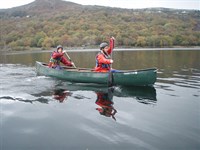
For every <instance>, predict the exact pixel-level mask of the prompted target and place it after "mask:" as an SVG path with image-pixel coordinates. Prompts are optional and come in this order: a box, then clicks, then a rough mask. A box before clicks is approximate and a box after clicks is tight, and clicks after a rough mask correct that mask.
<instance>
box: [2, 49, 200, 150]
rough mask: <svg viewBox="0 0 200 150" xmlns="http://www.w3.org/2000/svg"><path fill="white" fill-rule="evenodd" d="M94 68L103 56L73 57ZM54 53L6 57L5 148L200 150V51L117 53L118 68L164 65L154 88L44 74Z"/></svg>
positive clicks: (4, 96)
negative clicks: (38, 67)
mask: <svg viewBox="0 0 200 150" xmlns="http://www.w3.org/2000/svg"><path fill="white" fill-rule="evenodd" d="M69 55H70V56H71V59H72V60H74V62H75V64H76V66H79V67H94V64H95V60H94V57H95V55H96V52H70V53H69ZM49 57H50V53H49V52H43V53H13V54H3V55H1V56H0V76H1V78H0V149H1V150H55V149H59V150H64V149H65V150H66V149H67V150H68V149H69V150H72V149H73V150H76V149H77V150H122V149H124V150H135V149H138V150H199V149H200V61H199V60H200V50H184V51H182V50H173V51H170V50H165V51H159V50H157V51H116V52H114V54H113V59H114V64H113V68H116V69H144V68H150V67H157V68H158V79H157V82H156V84H155V85H154V86H153V87H113V88H107V87H103V86H101V85H91V84H90V85H87V84H75V83H69V82H65V81H61V80H56V79H52V78H49V77H44V76H36V73H35V68H34V64H35V61H43V62H48V60H49Z"/></svg>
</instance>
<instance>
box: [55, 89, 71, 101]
mask: <svg viewBox="0 0 200 150" xmlns="http://www.w3.org/2000/svg"><path fill="white" fill-rule="evenodd" d="M68 96H71V92H69V91H66V90H64V89H56V90H54V92H53V98H54V99H55V100H58V101H59V102H60V103H63V102H64V100H66V99H67V97H68Z"/></svg>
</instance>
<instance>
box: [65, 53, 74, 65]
mask: <svg viewBox="0 0 200 150" xmlns="http://www.w3.org/2000/svg"><path fill="white" fill-rule="evenodd" d="M65 55H66V56H67V58H68V59H69V61H71V62H73V61H72V60H71V58H70V57H69V55H68V54H67V52H66V51H65ZM72 65H73V67H74V68H76V65H75V64H74V62H73V63H72Z"/></svg>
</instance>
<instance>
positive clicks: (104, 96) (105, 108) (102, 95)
mask: <svg viewBox="0 0 200 150" xmlns="http://www.w3.org/2000/svg"><path fill="white" fill-rule="evenodd" d="M113 91H114V89H113V88H109V89H108V92H95V93H96V94H97V100H96V102H95V103H96V104H97V105H98V106H99V107H98V108H96V110H98V111H99V113H100V114H101V115H103V116H106V117H112V118H113V119H114V120H115V121H116V118H115V114H116V113H117V110H116V109H115V108H114V107H113V104H114V102H113Z"/></svg>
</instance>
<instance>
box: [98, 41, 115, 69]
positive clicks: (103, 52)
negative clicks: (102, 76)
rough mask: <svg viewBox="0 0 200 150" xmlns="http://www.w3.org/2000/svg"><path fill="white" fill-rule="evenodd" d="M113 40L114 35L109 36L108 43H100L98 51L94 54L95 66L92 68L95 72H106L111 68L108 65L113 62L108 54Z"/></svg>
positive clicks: (112, 46)
mask: <svg viewBox="0 0 200 150" xmlns="http://www.w3.org/2000/svg"><path fill="white" fill-rule="evenodd" d="M114 40H115V38H114V37H112V38H110V45H108V43H101V44H100V52H99V53H98V54H97V56H96V66H95V68H94V70H95V71H96V72H108V71H110V70H111V66H110V65H111V64H112V63H113V60H112V59H111V57H110V54H111V53H112V50H113V48H114Z"/></svg>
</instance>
